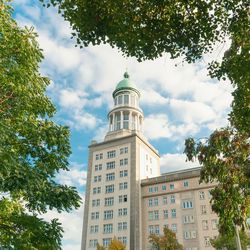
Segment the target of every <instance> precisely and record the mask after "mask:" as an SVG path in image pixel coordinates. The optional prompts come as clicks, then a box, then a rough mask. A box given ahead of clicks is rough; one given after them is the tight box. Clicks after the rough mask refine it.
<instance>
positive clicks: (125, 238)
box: [117, 236, 127, 245]
mask: <svg viewBox="0 0 250 250" xmlns="http://www.w3.org/2000/svg"><path fill="white" fill-rule="evenodd" d="M117 239H118V241H120V242H122V244H123V245H127V237H126V236H123V237H121V236H120V237H118V238H117Z"/></svg>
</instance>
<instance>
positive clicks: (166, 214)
mask: <svg viewBox="0 0 250 250" xmlns="http://www.w3.org/2000/svg"><path fill="white" fill-rule="evenodd" d="M163 217H164V219H167V218H168V210H163Z"/></svg>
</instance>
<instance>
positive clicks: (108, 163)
mask: <svg viewBox="0 0 250 250" xmlns="http://www.w3.org/2000/svg"><path fill="white" fill-rule="evenodd" d="M106 166H107V170H109V169H114V168H115V162H114V161H110V162H107V163H106Z"/></svg>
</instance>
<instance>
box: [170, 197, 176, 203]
mask: <svg viewBox="0 0 250 250" xmlns="http://www.w3.org/2000/svg"><path fill="white" fill-rule="evenodd" d="M170 203H172V204H173V203H175V196H174V195H171V196H170Z"/></svg>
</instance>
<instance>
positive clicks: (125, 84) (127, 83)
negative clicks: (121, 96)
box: [113, 72, 140, 96]
mask: <svg viewBox="0 0 250 250" xmlns="http://www.w3.org/2000/svg"><path fill="white" fill-rule="evenodd" d="M123 76H124V79H123V80H121V81H120V82H119V83H118V84H117V86H116V88H115V91H114V92H113V96H114V95H115V93H116V92H118V91H119V90H123V89H124V90H125V89H132V90H134V91H136V92H137V93H138V94H139V95H140V93H139V91H138V90H137V88H136V86H135V84H134V83H133V82H132V81H131V80H130V78H129V74H128V73H127V72H125V73H124V75H123Z"/></svg>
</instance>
